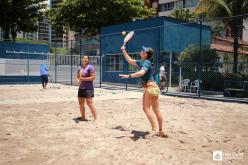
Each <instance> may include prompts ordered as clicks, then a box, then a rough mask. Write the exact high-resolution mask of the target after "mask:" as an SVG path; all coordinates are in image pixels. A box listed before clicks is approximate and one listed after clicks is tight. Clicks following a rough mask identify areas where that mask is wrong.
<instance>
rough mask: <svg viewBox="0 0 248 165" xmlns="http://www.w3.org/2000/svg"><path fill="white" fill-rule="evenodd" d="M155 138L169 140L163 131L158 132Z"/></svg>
mask: <svg viewBox="0 0 248 165" xmlns="http://www.w3.org/2000/svg"><path fill="white" fill-rule="evenodd" d="M153 136H158V137H161V138H168V135H167V134H166V133H164V132H163V131H159V132H156V133H155V134H153Z"/></svg>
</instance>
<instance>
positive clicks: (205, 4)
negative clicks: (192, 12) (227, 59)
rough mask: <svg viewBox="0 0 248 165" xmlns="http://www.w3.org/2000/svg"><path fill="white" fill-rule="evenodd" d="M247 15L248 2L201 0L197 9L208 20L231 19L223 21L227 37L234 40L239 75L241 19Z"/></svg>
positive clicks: (240, 0) (234, 70)
mask: <svg viewBox="0 0 248 165" xmlns="http://www.w3.org/2000/svg"><path fill="white" fill-rule="evenodd" d="M247 13H248V0H201V1H200V3H199V5H198V6H197V8H196V14H198V15H202V14H205V15H206V17H207V18H213V17H229V19H225V20H224V19H223V21H224V22H225V24H226V29H227V30H226V35H227V36H229V37H233V38H234V43H233V48H234V60H233V62H234V65H233V72H234V73H237V68H238V67H237V61H238V47H239V45H238V37H242V29H243V17H240V15H244V14H247ZM237 16H239V17H237ZM246 17H247V16H246ZM229 29H230V30H229Z"/></svg>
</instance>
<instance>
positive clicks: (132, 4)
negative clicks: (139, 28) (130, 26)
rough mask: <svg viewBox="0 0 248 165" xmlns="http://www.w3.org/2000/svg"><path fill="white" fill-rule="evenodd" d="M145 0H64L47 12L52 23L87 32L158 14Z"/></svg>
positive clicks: (54, 26)
mask: <svg viewBox="0 0 248 165" xmlns="http://www.w3.org/2000/svg"><path fill="white" fill-rule="evenodd" d="M141 1H142V0H65V1H64V2H62V3H60V4H58V6H57V7H56V8H54V9H51V10H50V11H49V12H48V15H49V18H50V20H51V23H52V27H53V28H55V29H57V31H58V32H61V31H59V29H62V28H61V27H62V26H63V27H64V30H65V29H67V28H70V30H74V31H81V30H83V33H84V34H85V35H88V36H92V35H96V34H99V32H100V28H101V27H102V26H107V25H112V24H116V23H121V22H127V21H131V20H133V19H144V18H148V17H151V16H154V15H155V10H154V9H148V8H146V7H144V6H143V5H142V4H141Z"/></svg>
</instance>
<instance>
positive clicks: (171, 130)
mask: <svg viewBox="0 0 248 165" xmlns="http://www.w3.org/2000/svg"><path fill="white" fill-rule="evenodd" d="M49 85H50V86H48V89H47V90H43V89H41V85H39V84H38V85H1V86H0V164H1V165H10V164H11V165H45V164H50V165H71V164H74V165H103V164H104V165H112V164H113V165H122V164H123V165H124V164H130V165H131V164H135V165H143V164H146V165H170V164H172V165H177V164H178V165H181V164H186V165H187V164H195V165H202V164H206V165H212V164H213V165H215V164H234V165H239V164H244V165H247V164H248V105H247V104H239V103H227V102H220V101H210V100H203V99H191V98H179V97H169V96H161V97H160V109H161V112H162V115H163V117H164V127H165V131H166V132H167V134H168V135H169V138H166V139H165V138H159V137H151V136H150V134H149V131H150V126H149V123H148V120H147V119H146V116H145V114H144V112H143V111H142V106H141V105H142V102H141V98H142V92H135V91H122V90H106V89H99V88H97V89H95V98H94V103H95V106H96V109H97V113H98V121H97V123H94V122H93V121H92V116H91V113H90V111H89V109H88V107H87V108H86V115H87V118H88V120H89V121H87V122H85V121H84V122H81V121H78V120H76V118H78V117H79V116H80V113H79V106H78V102H77V87H76V86H65V85H59V84H49ZM213 151H222V152H223V155H222V156H223V158H222V159H223V160H222V161H214V160H213Z"/></svg>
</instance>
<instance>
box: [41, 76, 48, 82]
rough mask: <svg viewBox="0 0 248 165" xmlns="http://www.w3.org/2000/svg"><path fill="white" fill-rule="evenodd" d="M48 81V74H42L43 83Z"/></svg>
mask: <svg viewBox="0 0 248 165" xmlns="http://www.w3.org/2000/svg"><path fill="white" fill-rule="evenodd" d="M47 82H48V76H47V75H42V76H41V83H47Z"/></svg>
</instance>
